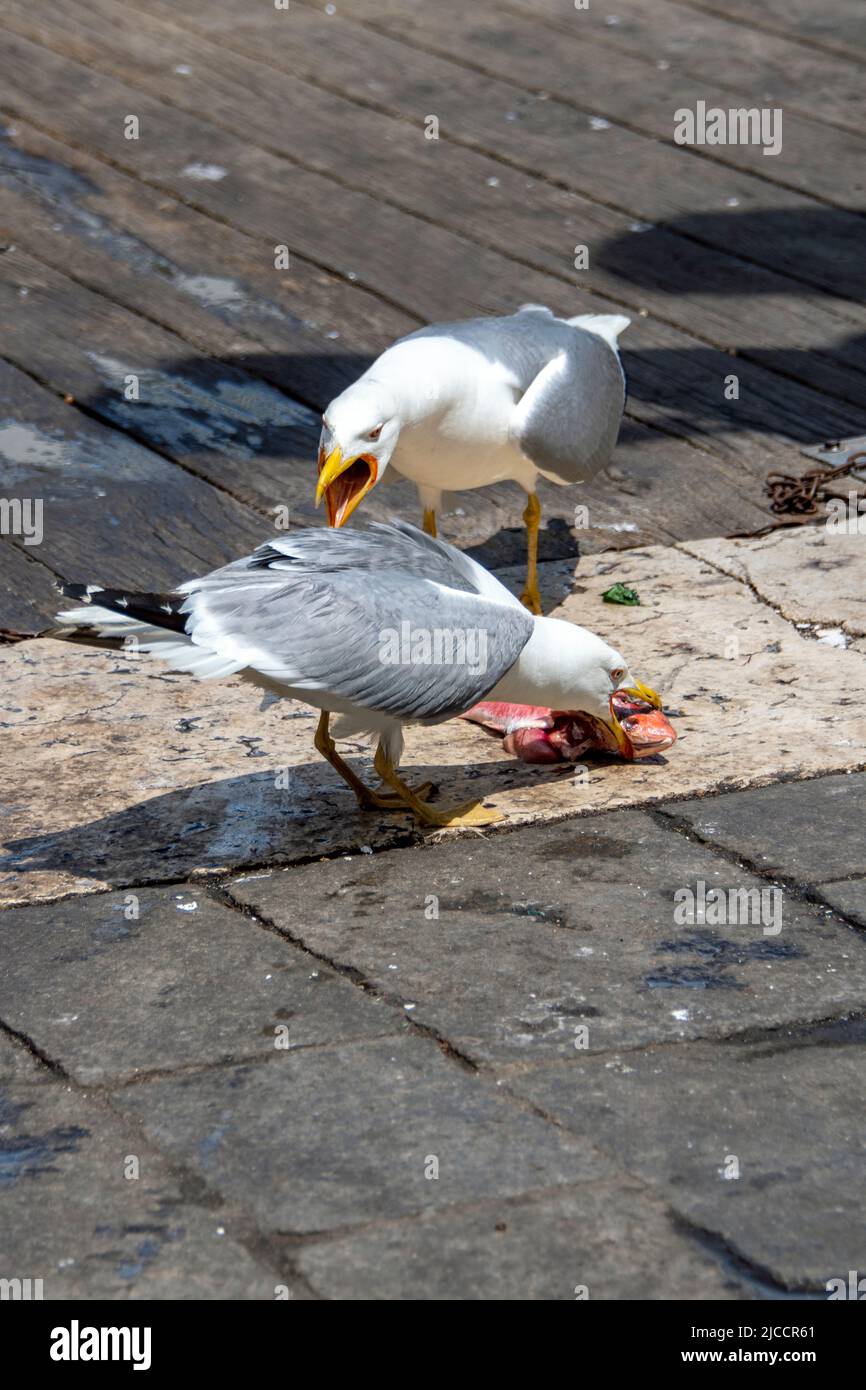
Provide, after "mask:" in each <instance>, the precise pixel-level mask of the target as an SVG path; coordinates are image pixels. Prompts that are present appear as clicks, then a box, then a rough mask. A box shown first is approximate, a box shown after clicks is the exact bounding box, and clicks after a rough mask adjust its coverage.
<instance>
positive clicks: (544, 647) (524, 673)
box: [486, 618, 576, 709]
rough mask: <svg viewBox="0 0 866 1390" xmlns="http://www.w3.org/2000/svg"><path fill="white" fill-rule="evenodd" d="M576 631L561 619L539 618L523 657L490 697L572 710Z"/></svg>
mask: <svg viewBox="0 0 866 1390" xmlns="http://www.w3.org/2000/svg"><path fill="white" fill-rule="evenodd" d="M573 645H574V630H573V628H572V626H571V624H570V623H565V622H563V621H562V620H561V619H560V618H536V619H535V620H534V626H533V629H532V634H531V636H530V638H529V641H528V642H527V643H526V646H525V647H524V648H523V651H522V652H521V653H520V656H519V657H518V658H517V660H516V661H515V663H514V665H513V666H512V667H511V670H510V671H508V672H507V673H506V674H505V675H504V676H503V678H502V680H501V681H499V683H498V684H497V685H496V686H495V687H494V689H493V690H491V692H490V694H489V695H488V696H487V697H486V698H487V699H488V700H503V701H506V702H508V703H513V704H518V705H544V706H546V707H548V708H549V709H572V708H574V704H573V700H574V697H575V693H576V692H575V669H574V662H573V661H572V660H570V659H569V657H570V654H571V652H572V649H573Z"/></svg>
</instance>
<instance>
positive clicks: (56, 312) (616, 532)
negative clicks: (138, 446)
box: [0, 250, 763, 582]
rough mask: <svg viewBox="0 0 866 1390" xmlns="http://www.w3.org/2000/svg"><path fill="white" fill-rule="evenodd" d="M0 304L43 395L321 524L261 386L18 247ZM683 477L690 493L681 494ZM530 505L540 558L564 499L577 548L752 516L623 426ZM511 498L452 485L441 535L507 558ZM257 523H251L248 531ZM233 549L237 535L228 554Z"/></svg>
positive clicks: (406, 494)
mask: <svg viewBox="0 0 866 1390" xmlns="http://www.w3.org/2000/svg"><path fill="white" fill-rule="evenodd" d="M22 289H23V290H26V295H25V296H24V299H23V300H22V298H21V290H22ZM22 303H23V305H24V306H26V307H25V308H24V309H22V307H21V306H22ZM0 313H2V314H3V317H4V322H5V323H6V325H7V335H6V340H5V344H4V350H5V352H6V354H7V355H8V356H9V357H10V358H11V359H12V360H13V361H15V362H16V363H18V364H19V365H20V366H22V367H24V368H26V370H27V371H28V372H29V373H31V374H32V375H34V376H36V377H38V378H39V379H40V380H41V381H43V382H45V383H47V384H48V385H49V386H50V387H51V389H52V390H53V391H55V392H57V393H68V394H70V395H73V396H74V397H75V399H76V400H77V401H79V402H80V403H81V405H82V407H83V408H84V409H86V410H87V411H88V413H90V414H94V415H96V416H98V417H100V418H101V419H103V420H105V421H107V422H109V423H111V424H114V425H118V426H120V427H121V428H122V429H124V430H125V431H127V432H128V433H129V434H131V435H134V436H135V437H136V438H137V439H139V440H142V441H143V442H144V443H145V444H150V445H154V446H156V447H157V448H158V449H160V450H161V451H162V452H165V453H168V454H170V455H171V456H172V457H173V458H176V459H178V460H179V461H180V462H182V463H183V464H184V465H185V466H186V467H188V468H191V469H193V470H194V471H195V473H196V474H198V475H200V476H202V477H204V478H207V479H209V480H211V481H212V482H215V483H218V484H219V485H220V486H221V487H224V488H227V489H229V490H230V491H231V493H232V494H234V495H235V496H239V497H242V498H244V499H248V500H250V501H253V502H254V503H255V504H256V505H257V506H259V507H260V508H262V510H263V511H270V509H271V508H273V507H275V506H286V507H288V509H289V514H290V518H291V520H292V523H293V524H310V523H315V522H319V523H320V522H321V520H322V516H321V512H316V511H314V508H313V479H314V474H315V463H314V460H315V447H314V443H313V442H312V438H311V441H310V442H309V444H308V447H307V448H306V449H303V448H300V447H299V448H298V450H297V452H295V453H294V454H292V452H291V451H292V448H293V447H294V444H295V442H296V440H297V437H298V436H297V430H296V428H295V425H294V423H293V418H294V410H295V408H294V407H292V406H291V403H290V402H287V401H286V398H285V397H283V396H281V395H280V393H278V392H277V391H275V390H273V389H272V388H270V387H268V386H267V385H266V384H265V383H263V382H256V381H254V380H253V379H251V378H245V377H244V376H243V375H242V374H241V373H239V372H236V371H235V370H234V369H232V368H230V367H227V366H224V365H223V364H220V363H216V362H212V361H210V360H208V359H206V358H202V357H197V356H190V355H189V354H188V350H187V355H184V348H183V345H180V346H179V345H178V340H176V339H174V338H173V336H172V335H170V334H167V333H165V332H164V330H161V329H158V328H157V327H156V326H155V325H153V324H150V323H148V322H146V321H145V320H142V319H139V318H137V317H136V316H135V315H133V314H131V313H128V312H127V311H126V310H124V309H122V308H120V307H119V306H117V305H115V304H113V303H111V302H110V301H107V300H105V299H103V298H101V297H100V296H99V295H97V294H94V293H92V292H91V291H88V290H85V289H84V288H83V287H82V286H80V285H78V284H76V283H74V282H73V281H71V280H69V279H68V278H67V277H65V276H63V275H61V274H60V273H59V272H58V271H55V270H52V269H51V268H50V267H47V266H45V265H43V264H41V263H39V262H36V261H34V260H33V259H32V258H31V257H28V256H26V255H25V254H24V253H23V252H22V251H18V250H10V251H7V253H6V254H5V256H3V257H2V258H0ZM130 374H135V375H137V376H138V378H139V381H140V397H141V398H140V399H139V400H138V401H128V400H125V399H124V396H123V390H122V383H123V381H124V380H125V379H126V378H127V377H128V376H129V375H130ZM317 427H318V422H316V428H317ZM316 438H317V433H316ZM166 466H167V467H169V466H170V465H166ZM178 471H179V470H178ZM696 478H699V479H700V487H699V492H700V496H699V498H696V497H695V496H693V495H692V496H690V495H689V490H690V488H691V489H694V487H695V479H696ZM542 502H543V505H544V506H545V515H546V519H547V521H548V524H549V523H550V522H554V523H557V524H556V525H554V526H553V528H552V531H551V532H550V534H549V535H548V537H547V544H546V547H545V554H546V555H547V556H548V557H549V558H554V557H555V556H557V555H561V554H568V553H572V552H573V551H574V549H575V540H574V537H573V536H568V535H566V534H565V530H564V528H567V527H568V526H570V525H571V523H572V522H573V520H574V507H575V504H576V503H577V502H580V503H581V504H583V505H586V506H588V507H589V509H590V518H591V525H592V534H591V535H587V534H585V533H583V534H581V536H580V540H581V541H582V542H583V543H584V547H583V548H584V549H601V548H603V547H604V546H605V545H609V544H611V542H613V543H614V544H616V543H617V542H619V543H621V544H626V543H631V544H635V543H643V542H645V541H647V540H650V539H654V540H670V539H674V538H677V537H679V536H680V535H683V536H685V535H689V536H694V535H712V534H717V532H718V529H719V527H720V526H721V527H723V528H725V529H727V530H736V529H744V528H746V527H749V526H757V525H759V524H761V521H762V518H763V500H762V497H761V490H760V487H759V485H758V483H757V481H752V480H750V479H749V478H745V479H744V478H743V476H742V470H741V468H740V467H739V466H738V465H737V464H736V463H734V462H733V461H730V462H729V461H726V460H722V459H719V458H716V457H713V456H710V455H708V454H706V453H702V452H700V451H698V450H696V449H693V448H691V447H689V446H688V445H685V444H681V443H678V442H677V441H675V440H672V439H670V438H669V437H666V436H664V435H660V434H658V433H657V432H655V431H652V430H647V429H645V428H642V427H640V426H638V425H636V424H635V423H634V422H629V424H628V426H627V438H626V441H625V444H624V446H623V448H622V449H621V450H620V452H619V453H618V455H617V459H616V467H615V469H614V470H613V472H612V475H610V476H607V477H604V478H602V479H600V480H598V482H597V483H596V484H595V485H594V486H593V487H592V488H587V489H585V490H582V491H581V492H580V493H576V492H575V491H574V490H572V489H563V488H557V487H554V486H553V485H547V486H545V488H544V489H543V492H542ZM524 505H525V499H524V497H523V494H522V493H521V492H520V490H519V489H518V488H517V487H515V486H512V485H510V484H502V485H500V486H499V487H497V488H491V489H485V490H483V492H473V493H466V494H461V496H460V498H459V501H458V502H457V503H456V504H455V510H454V511H453V512H452V514H451V515H450V516H448V517H446V518H445V523H446V524H445V528H444V529H445V533H446V534H447V535H448V536H449V537H450V538H451V539H453V540H455V541H457V542H458V543H460V544H464V545H472V546H483V545H486V546H487V547H488V548H487V549H485V550H482V551H480V552H479V553H480V554H481V555H482V558H485V559H494V560H496V561H497V562H498V563H503V564H504V563H513V562H514V561H515V560H517V559H519V557H520V554H521V552H522V550H523V547H524V544H525V541H524V537H523V532H522V528H521V523H520V515H521V512H522V509H523V506H524ZM458 508H459V510H458ZM365 515H366V516H367V517H368V518H371V517H379V518H384V517H387V516H391V515H398V516H407V517H410V518H412V519H414V520H417V518H418V501H417V494H416V492H415V489H414V487H413V486H412V485H410V484H409V483H405V482H404V483H399V484H396V485H393V486H390V487H385V488H381V489H377V490H376V491H375V492H374V493H373V494H372V495H371V496H370V498H369V499H368V501H367V503H366V504H365ZM266 527H267V522H264V521H263V522H262V523H261V524H260V525H259V527H258V529H257V532H256V537H255V538H256V539H261V535H262V534H263V530H264V529H266ZM504 532H513V534H510V535H503V534H502V533H504ZM240 545H241V541H240V539H239V541H238V544H237V545H236V546H235V547H234V549H233V553H237V550H238V548H239V547H240ZM112 582H113V581H112Z"/></svg>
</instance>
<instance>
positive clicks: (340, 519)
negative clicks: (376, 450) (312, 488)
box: [316, 446, 379, 526]
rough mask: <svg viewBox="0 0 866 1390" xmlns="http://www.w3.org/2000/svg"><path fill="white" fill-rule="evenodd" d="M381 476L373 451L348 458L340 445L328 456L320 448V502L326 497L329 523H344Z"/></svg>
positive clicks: (318, 497)
mask: <svg viewBox="0 0 866 1390" xmlns="http://www.w3.org/2000/svg"><path fill="white" fill-rule="evenodd" d="M378 476H379V465H378V463H377V462H376V460H375V459H374V457H373V455H372V454H356V455H355V456H354V458H348V459H344V458H343V451H342V449H340V448H339V446H338V447H336V448H334V449H332V450H331V452H330V453H329V454H328V455H327V457H326V456H325V451H324V449H321V448H320V449H319V481H318V483H317V485H316V506H318V505H319V503H320V502H321V500H322V498H323V497H324V499H325V506H326V507H327V509H328V525H329V526H344V525H345V523H346V522H347V521H348V520H349V517H350V516H351V515H352V512H353V511H354V510H355V508H356V507H357V506H358V504H359V502H361V501H362V500H363V498H365V497H366V496H367V493H368V492H369V491H370V488H371V487H372V486H373V484H374V483H375V482H376V479H377V478H378Z"/></svg>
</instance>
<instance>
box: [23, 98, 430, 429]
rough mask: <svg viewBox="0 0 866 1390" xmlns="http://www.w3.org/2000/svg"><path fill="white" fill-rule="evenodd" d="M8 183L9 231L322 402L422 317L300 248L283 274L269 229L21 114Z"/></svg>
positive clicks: (164, 321)
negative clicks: (204, 203)
mask: <svg viewBox="0 0 866 1390" xmlns="http://www.w3.org/2000/svg"><path fill="white" fill-rule="evenodd" d="M0 188H3V190H4V199H3V206H2V211H0V226H2V229H3V231H4V233H5V235H6V237H7V239H8V240H10V241H12V242H14V243H15V244H16V245H19V246H22V247H24V248H25V249H29V250H31V251H33V252H34V253H35V254H36V255H37V256H38V257H39V258H40V259H42V260H44V261H45V262H47V263H48V264H49V265H55V266H64V267H66V268H67V270H68V271H69V272H71V273H72V275H73V276H74V278H75V279H76V280H78V281H79V282H80V283H81V284H83V285H85V286H87V287H88V288H90V289H93V290H96V291H97V292H98V293H102V294H107V295H109V296H110V297H111V298H112V299H114V300H116V301H117V302H119V303H122V304H124V305H126V306H127V307H128V308H131V309H133V310H134V311H135V312H136V313H139V314H142V315H144V316H145V317H147V318H149V319H152V320H153V321H154V322H156V323H158V324H161V325H162V326H163V327H166V328H169V329H171V330H172V331H173V332H175V333H177V334H178V335H179V336H180V337H182V338H184V339H185V341H187V342H188V343H190V344H191V345H192V346H194V347H197V348H198V349H200V350H202V351H204V352H205V353H207V354H208V355H209V356H215V357H220V358H222V359H224V360H225V361H228V362H233V363H235V364H236V365H237V366H239V367H242V368H246V369H249V370H251V371H253V372H254V373H255V372H256V371H257V370H258V369H259V368H261V374H262V375H265V376H267V378H268V379H269V380H271V381H273V382H274V383H275V384H276V385H278V386H280V387H281V389H283V390H285V391H287V392H288V393H289V394H290V395H292V396H293V397H295V398H296V399H297V400H300V401H303V402H305V403H307V404H309V405H311V406H312V407H313V408H314V409H317V410H322V409H323V408H324V407H325V405H327V403H328V401H329V400H331V399H332V397H333V396H335V395H337V394H338V393H339V392H340V391H341V390H343V389H344V388H345V387H346V386H347V385H348V384H349V383H350V382H351V381H354V380H355V379H356V378H357V377H358V375H359V374H360V373H361V372H362V371H364V370H365V369H366V367H367V366H368V365H369V362H370V361H371V360H372V358H373V357H374V356H376V355H377V354H378V353H379V352H381V351H382V350H383V349H384V348H385V347H386V346H387V345H388V344H389V343H390V342H392V341H393V340H394V339H395V338H396V337H400V336H401V335H403V334H404V333H409V332H411V331H412V330H413V329H414V328H416V327H418V325H419V323H420V322H421V320H420V319H419V318H417V317H415V316H412V315H409V314H406V313H404V312H402V311H401V310H399V309H396V308H394V307H392V306H391V305H389V304H385V303H384V302H383V301H382V300H381V299H380V298H377V297H376V296H374V295H372V294H369V293H367V292H366V291H364V290H362V289H360V288H359V287H358V286H356V285H351V284H348V283H347V282H346V281H345V280H341V279H339V278H338V277H337V276H334V275H329V274H328V273H327V272H325V271H323V270H321V269H320V268H319V267H318V266H315V265H313V264H312V263H310V262H309V261H303V260H302V259H301V258H300V257H298V256H297V255H295V254H293V255H292V257H291V266H290V269H289V270H287V271H282V270H275V268H274V261H273V254H272V253H271V254H270V255H268V254H267V250H268V249H269V248H263V244H262V240H261V238H257V237H255V236H248V235H247V234H246V233H244V232H241V231H239V230H237V229H235V228H233V227H230V226H227V225H226V224H225V223H222V222H216V221H214V220H213V218H210V217H208V216H206V215H204V214H203V213H200V212H198V211H196V210H195V209H192V208H189V207H187V206H185V205H184V204H183V203H181V202H179V201H178V200H177V199H174V198H166V197H165V196H164V195H163V194H161V193H159V192H157V191H155V190H154V189H152V188H151V187H150V186H149V185H148V184H145V183H142V182H141V181H140V180H137V179H134V178H130V177H128V176H127V175H125V174H122V173H120V172H119V171H118V170H117V169H115V168H113V167H112V166H111V165H109V164H107V163H105V162H104V161H100V160H96V159H93V158H92V157H91V156H89V155H88V154H86V153H84V152H82V151H80V150H75V149H73V148H72V147H71V146H70V145H65V144H60V143H59V142H58V141H57V140H54V139H52V138H51V137H50V136H46V135H43V134H42V133H41V132H39V131H37V130H35V129H34V127H33V126H31V125H29V124H28V123H27V122H24V121H16V122H15V125H14V135H10V134H9V132H8V131H7V132H6V134H5V135H4V136H2V137H0ZM270 249H271V252H272V248H270Z"/></svg>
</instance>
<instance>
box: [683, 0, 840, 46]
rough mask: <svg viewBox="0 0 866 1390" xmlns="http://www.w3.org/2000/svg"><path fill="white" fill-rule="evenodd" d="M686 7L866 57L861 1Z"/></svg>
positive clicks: (733, 1) (731, 1)
mask: <svg viewBox="0 0 866 1390" xmlns="http://www.w3.org/2000/svg"><path fill="white" fill-rule="evenodd" d="M680 3H681V4H682V5H683V6H684V7H688V8H689V9H694V10H706V11H707V12H709V13H711V14H719V15H726V16H730V17H732V18H735V19H736V20H737V22H738V23H739V24H742V25H744V26H748V27H749V28H753V29H757V30H760V31H764V30H766V31H767V32H768V33H772V34H781V35H783V36H784V37H785V38H794V37H796V38H797V39H799V40H800V41H801V42H802V43H803V44H804V45H810V46H815V47H819V48H823V49H826V50H827V51H829V52H833V53H841V54H844V55H845V57H846V58H849V57H853V56H855V54H856V55H857V56H860V55H861V54H862V55H863V56H864V57H866V11H864V9H863V5H862V0H821V4H819V5H816V4H815V0H761V4H760V6H756V5H754V4H753V3H752V0H724V3H723V4H720V3H719V0H705V3H703V4H702V3H699V2H698V0H680Z"/></svg>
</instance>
